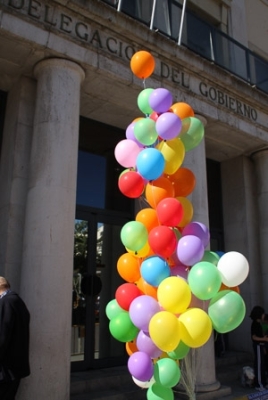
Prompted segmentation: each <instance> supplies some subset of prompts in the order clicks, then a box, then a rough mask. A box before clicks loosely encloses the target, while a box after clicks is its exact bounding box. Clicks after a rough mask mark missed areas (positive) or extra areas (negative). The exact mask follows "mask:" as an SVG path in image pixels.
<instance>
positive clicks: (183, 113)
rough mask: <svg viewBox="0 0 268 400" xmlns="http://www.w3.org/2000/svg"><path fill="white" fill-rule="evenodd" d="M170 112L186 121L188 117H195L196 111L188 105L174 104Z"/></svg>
mask: <svg viewBox="0 0 268 400" xmlns="http://www.w3.org/2000/svg"><path fill="white" fill-rule="evenodd" d="M170 111H172V112H173V113H174V114H176V115H177V116H178V117H179V118H180V119H184V118H187V117H194V110H193V109H192V107H191V106H190V105H189V104H187V103H182V102H179V103H174V104H173V105H172V106H171V107H170Z"/></svg>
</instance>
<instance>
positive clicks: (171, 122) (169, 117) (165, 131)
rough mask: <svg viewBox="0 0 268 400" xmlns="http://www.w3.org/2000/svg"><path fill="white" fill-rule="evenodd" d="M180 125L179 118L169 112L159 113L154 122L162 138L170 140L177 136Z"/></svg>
mask: <svg viewBox="0 0 268 400" xmlns="http://www.w3.org/2000/svg"><path fill="white" fill-rule="evenodd" d="M181 127H182V122H181V119H180V118H179V117H178V116H177V115H176V114H174V113H171V112H165V113H163V114H161V115H160V116H159V117H158V118H157V121H156V123H155V130H156V132H157V133H158V135H159V136H160V137H161V139H163V140H170V139H174V138H175V137H177V136H178V135H179V133H180V131H181Z"/></svg>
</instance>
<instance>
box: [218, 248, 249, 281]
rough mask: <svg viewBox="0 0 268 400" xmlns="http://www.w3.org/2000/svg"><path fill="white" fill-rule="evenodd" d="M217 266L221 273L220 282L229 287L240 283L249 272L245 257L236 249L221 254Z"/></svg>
mask: <svg viewBox="0 0 268 400" xmlns="http://www.w3.org/2000/svg"><path fill="white" fill-rule="evenodd" d="M217 268H218V270H219V272H220V274H221V279H222V283H224V285H226V286H229V287H235V286H238V285H240V284H241V283H242V282H244V280H245V279H246V278H247V276H248V273H249V264H248V261H247V259H246V257H245V256H243V254H241V253H239V252H237V251H229V252H227V253H225V254H224V255H223V256H221V258H220V259H219V262H218V265H217Z"/></svg>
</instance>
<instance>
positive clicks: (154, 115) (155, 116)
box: [150, 111, 159, 121]
mask: <svg viewBox="0 0 268 400" xmlns="http://www.w3.org/2000/svg"><path fill="white" fill-rule="evenodd" d="M158 117H159V114H158V113H157V112H156V111H153V112H152V114H150V118H151V119H153V120H154V121H157V119H158Z"/></svg>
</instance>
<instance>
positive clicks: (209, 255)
mask: <svg viewBox="0 0 268 400" xmlns="http://www.w3.org/2000/svg"><path fill="white" fill-rule="evenodd" d="M219 259H220V256H219V255H218V254H217V253H215V252H214V251H209V250H205V252H204V256H203V258H202V260H201V261H208V262H210V263H211V264H214V265H216V266H217V265H218V262H219Z"/></svg>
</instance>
